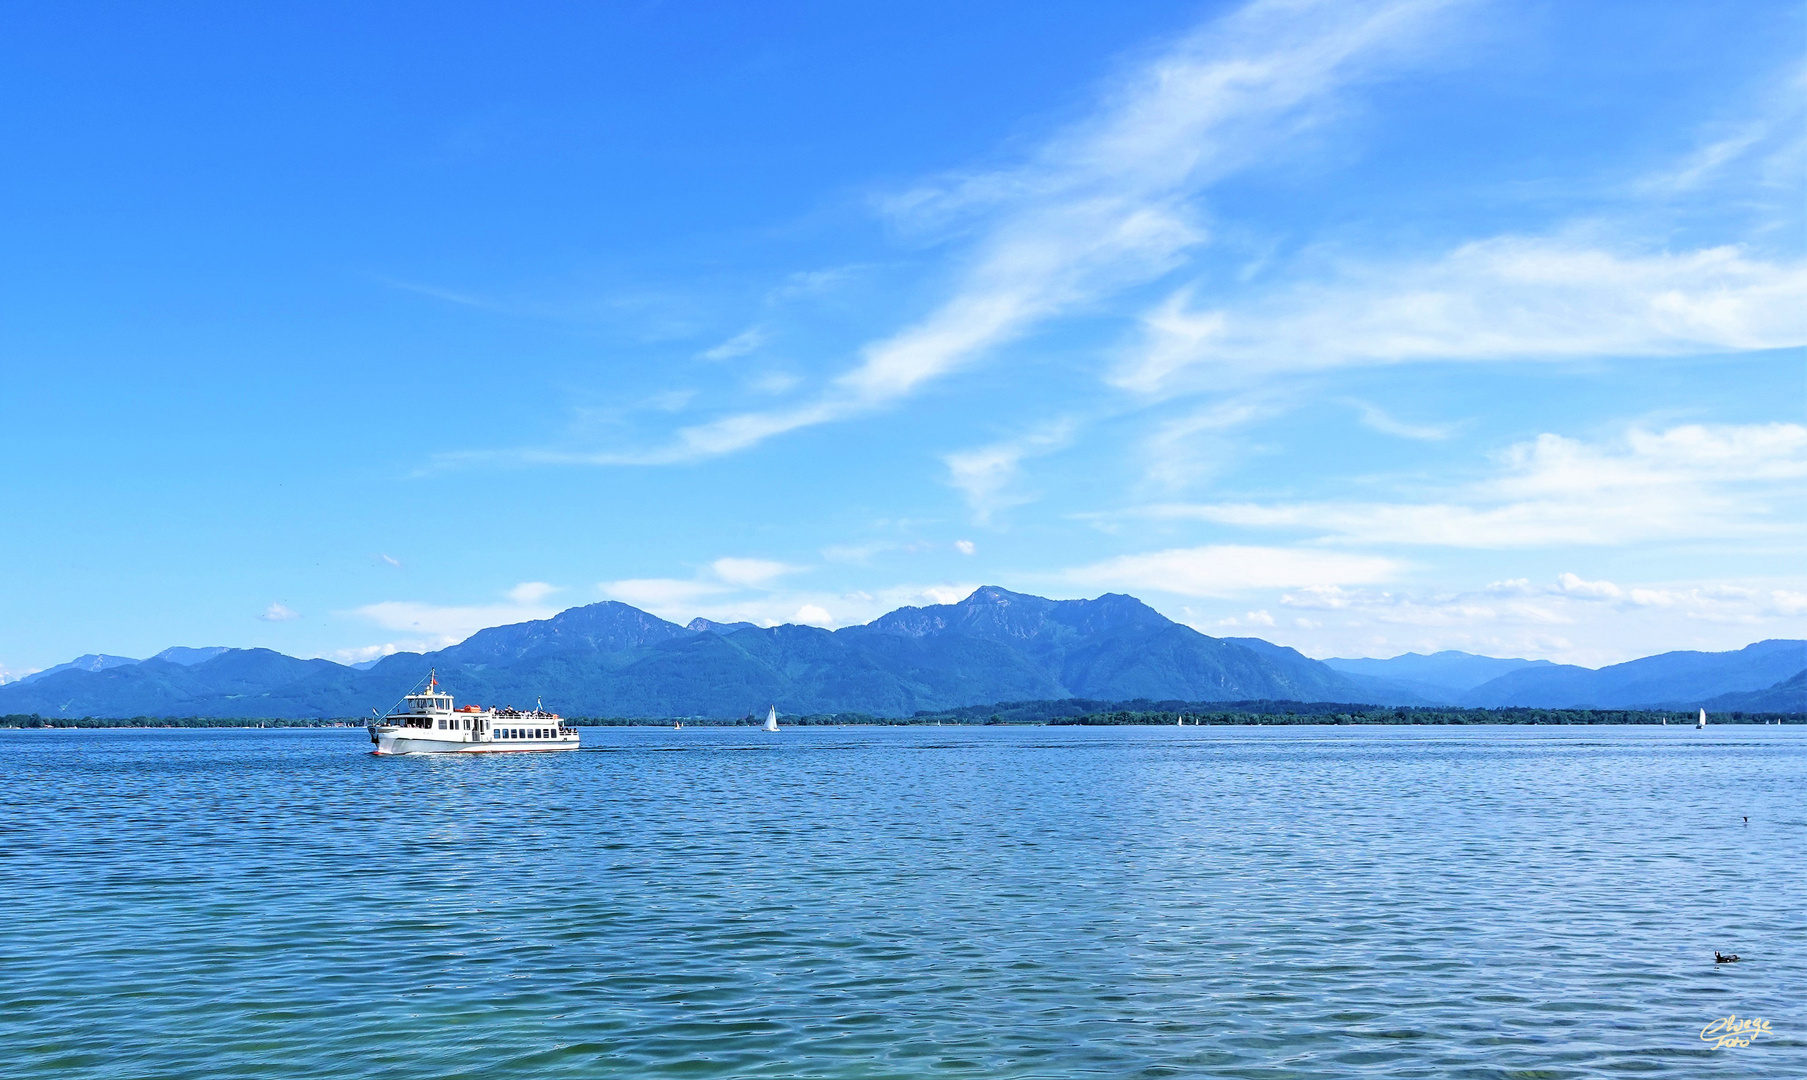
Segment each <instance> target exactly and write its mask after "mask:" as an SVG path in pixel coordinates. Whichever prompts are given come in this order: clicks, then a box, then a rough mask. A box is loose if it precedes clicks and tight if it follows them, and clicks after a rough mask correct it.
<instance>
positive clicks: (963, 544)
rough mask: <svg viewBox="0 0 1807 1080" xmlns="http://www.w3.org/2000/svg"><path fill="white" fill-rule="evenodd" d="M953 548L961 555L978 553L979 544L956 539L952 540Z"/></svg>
mask: <svg viewBox="0 0 1807 1080" xmlns="http://www.w3.org/2000/svg"><path fill="white" fill-rule="evenodd" d="M954 550H955V551H958V552H959V553H960V554H962V555H976V554H978V551H979V546H978V545H977V544H975V543H973V542H972V541H971V540H956V541H954Z"/></svg>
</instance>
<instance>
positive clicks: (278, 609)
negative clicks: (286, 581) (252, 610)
mask: <svg viewBox="0 0 1807 1080" xmlns="http://www.w3.org/2000/svg"><path fill="white" fill-rule="evenodd" d="M258 618H259V619H261V620H263V621H264V622H293V621H294V620H296V619H299V618H301V615H300V613H298V612H296V611H295V610H294V609H292V608H290V607H289V606H288V605H287V604H282V603H272V604H271V605H270V606H269V607H266V608H264V612H263V614H262V615H259V616H258Z"/></svg>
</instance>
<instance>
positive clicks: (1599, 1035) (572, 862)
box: [0, 726, 1807, 1078]
mask: <svg viewBox="0 0 1807 1080" xmlns="http://www.w3.org/2000/svg"><path fill="white" fill-rule="evenodd" d="M584 741H585V743H586V745H587V746H590V747H595V748H597V750H592V751H590V752H583V753H575V754H559V755H535V756H528V755H515V756H496V757H480V758H477V757H459V758H450V757H422V758H377V757H373V756H371V755H370V754H369V753H367V751H368V750H369V748H370V747H369V742H368V740H367V738H366V736H365V735H364V733H363V732H362V731H359V730H336V731H335V730H317V731H226V732H185V731H150V732H142V731H141V732H134V731H86V732H78V731H10V732H0V781H3V783H0V800H3V801H4V803H5V813H4V814H0V902H3V903H4V905H5V910H6V921H5V926H6V929H5V931H4V934H0V965H3V969H0V1003H3V1004H0V1041H3V1045H4V1046H5V1048H6V1053H5V1056H4V1057H0V1074H3V1075H8V1076H12V1075H24V1076H47V1077H48V1076H55V1077H100V1076H106V1077H200V1076H218V1077H250V1076H268V1077H440V1076H468V1077H478V1076H481V1077H509V1076H535V1077H557V1076H683V1077H717V1076H759V1077H764V1076H773V1077H776V1076H797V1077H907V1076H937V1077H962V1076H985V1077H988V1078H1006V1077H1093V1076H1095V1077H1130V1076H1250V1077H1350V1076H1386V1077H1406V1076H1432V1077H1464V1076H1476V1077H1527V1078H1529V1077H1569V1076H1663V1077H1671V1076H1673V1077H1717V1076H1726V1077H1731V1076H1740V1077H1743V1076H1777V1077H1783V1076H1796V1077H1800V1076H1807V783H1804V781H1807V729H1802V728H1773V727H1772V728H1760V727H1732V726H1724V727H1719V728H1712V729H1709V730H1708V731H1706V732H1696V731H1693V730H1692V729H1689V728H1684V727H1669V728H1661V727H1655V728H1652V727H1644V728H1548V727H1542V728H1530V727H1526V728H1335V727H1311V728H1184V729H1181V728H1132V729H1123V728H1118V729H1084V728H1003V729H1000V728H877V729H860V728H845V729H821V728H816V729H802V728H799V729H791V730H787V731H784V732H782V733H780V734H779V735H776V736H769V735H763V734H760V733H758V732H754V731H749V730H745V729H741V730H736V729H708V728H695V729H686V730H683V731H670V730H663V729H638V730H632V729H629V730H623V729H613V730H597V729H586V730H585V732H584ZM598 751H603V752H598ZM610 751H612V752H610ZM1746 816H1748V817H1749V822H1748V824H1747V823H1746V822H1745V821H1744V820H1743V819H1744V818H1745V817H1746ZM1715 949H1719V950H1723V951H1726V952H1737V953H1739V954H1741V955H1742V956H1744V957H1745V959H1744V961H1743V962H1741V963H1738V964H1732V965H1725V966H1717V965H1715V964H1714V963H1713V962H1712V955H1713V952H1714V950H1715ZM1727 1014H1735V1015H1737V1016H1739V1017H1741V1018H1742V1017H1762V1018H1765V1019H1767V1020H1769V1021H1770V1025H1771V1033H1770V1034H1767V1035H1763V1036H1760V1037H1758V1038H1757V1039H1756V1040H1755V1041H1754V1042H1753V1044H1752V1045H1751V1046H1750V1047H1748V1048H1724V1049H1717V1050H1715V1049H1711V1048H1710V1046H1709V1044H1708V1043H1706V1042H1703V1041H1702V1040H1701V1038H1700V1031H1701V1029H1702V1027H1703V1026H1705V1025H1706V1024H1707V1023H1709V1022H1710V1021H1711V1020H1713V1019H1715V1018H1717V1017H1723V1016H1725V1015H1727Z"/></svg>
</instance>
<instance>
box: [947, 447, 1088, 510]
mask: <svg viewBox="0 0 1807 1080" xmlns="http://www.w3.org/2000/svg"><path fill="white" fill-rule="evenodd" d="M1072 430H1073V426H1072V424H1070V423H1067V422H1061V423H1057V424H1052V425H1049V426H1047V427H1044V428H1042V429H1041V430H1039V431H1034V432H1031V433H1029V434H1027V435H1023V436H1021V437H1019V438H1015V439H1007V440H1005V441H1003V442H996V443H992V444H991V445H989V446H979V447H974V448H973V449H971V450H960V451H956V452H955V453H952V454H948V455H946V456H944V457H943V458H942V459H941V460H942V462H943V463H944V464H945V465H946V466H947V472H948V483H950V484H952V485H953V486H954V487H957V488H959V489H960V490H961V491H962V492H963V493H964V494H965V495H966V502H967V505H968V506H970V507H971V508H972V511H973V518H974V520H976V521H977V522H979V523H980V524H988V523H989V522H990V521H991V519H992V515H994V514H996V513H998V512H999V511H1001V510H1004V509H1006V508H1008V507H1011V506H1020V505H1022V504H1024V503H1026V502H1030V501H1031V500H1033V499H1034V496H1033V495H1029V494H1026V493H1023V492H1020V491H1011V490H1010V489H1011V488H1012V486H1013V485H1014V484H1015V482H1016V480H1017V478H1018V477H1019V476H1020V475H1021V473H1022V463H1023V459H1024V458H1027V457H1035V456H1038V455H1041V454H1047V453H1051V452H1053V451H1055V450H1058V449H1060V448H1061V447H1063V446H1065V445H1066V444H1067V442H1068V441H1069V439H1070V438H1071V435H1072Z"/></svg>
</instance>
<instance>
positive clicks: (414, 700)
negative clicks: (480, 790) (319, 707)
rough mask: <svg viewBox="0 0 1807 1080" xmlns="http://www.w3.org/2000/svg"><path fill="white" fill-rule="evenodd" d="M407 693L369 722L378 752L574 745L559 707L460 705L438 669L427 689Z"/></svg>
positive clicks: (482, 750) (482, 751) (514, 750)
mask: <svg viewBox="0 0 1807 1080" xmlns="http://www.w3.org/2000/svg"><path fill="white" fill-rule="evenodd" d="M416 691H417V692H416V693H412V694H407V695H405V696H404V697H403V698H402V699H401V701H399V702H397V703H396V706H395V708H393V709H391V710H389V714H388V715H387V716H384V717H382V718H381V719H380V720H373V721H371V723H370V724H369V731H370V741H371V742H373V743H375V744H376V752H377V753H379V754H496V753H519V752H523V751H532V750H576V749H577V748H578V741H579V740H578V735H577V731H576V729H575V728H572V727H570V726H568V725H567V724H566V723H565V722H564V721H563V720H562V719H560V717H559V715H558V714H557V713H549V712H546V711H544V710H543V709H540V708H537V707H536V708H533V709H528V710H520V709H510V708H499V709H485V708H482V707H481V706H477V705H462V706H459V705H456V704H455V702H454V701H453V700H452V695H451V694H449V693H447V692H446V691H445V689H444V688H442V687H441V686H440V685H439V678H438V673H437V672H434V673H430V674H429V675H428V676H427V685H426V689H425V690H420V689H419V688H418V687H417V688H416Z"/></svg>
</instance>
